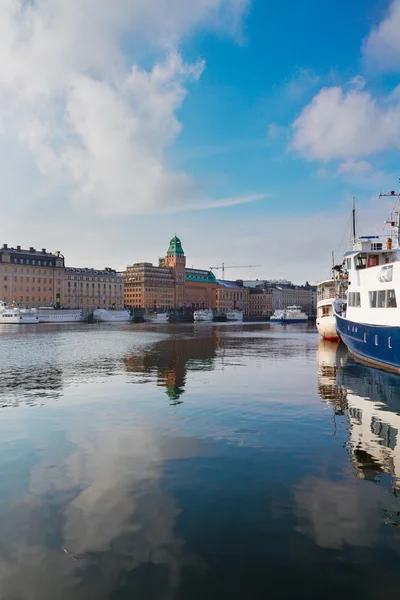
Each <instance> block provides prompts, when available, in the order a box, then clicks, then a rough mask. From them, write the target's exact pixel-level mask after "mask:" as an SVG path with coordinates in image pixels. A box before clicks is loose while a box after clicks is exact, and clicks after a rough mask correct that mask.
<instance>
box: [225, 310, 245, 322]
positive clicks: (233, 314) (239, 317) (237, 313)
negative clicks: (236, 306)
mask: <svg viewBox="0 0 400 600" xmlns="http://www.w3.org/2000/svg"><path fill="white" fill-rule="evenodd" d="M226 320H227V321H243V311H242V310H229V311H228V312H227V313H226Z"/></svg>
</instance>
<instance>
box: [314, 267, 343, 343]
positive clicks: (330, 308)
mask: <svg viewBox="0 0 400 600" xmlns="http://www.w3.org/2000/svg"><path fill="white" fill-rule="evenodd" d="M346 294H347V279H346V278H345V277H342V274H341V273H338V274H337V276H335V277H333V278H332V279H327V280H325V281H321V282H320V283H319V284H318V285H317V321H316V325H317V329H318V332H319V334H320V335H321V336H322V337H323V338H324V339H325V340H331V341H338V339H339V336H338V333H337V330H336V318H335V314H334V313H335V310H336V312H337V313H339V314H341V312H342V309H343V306H344V305H345V303H346Z"/></svg>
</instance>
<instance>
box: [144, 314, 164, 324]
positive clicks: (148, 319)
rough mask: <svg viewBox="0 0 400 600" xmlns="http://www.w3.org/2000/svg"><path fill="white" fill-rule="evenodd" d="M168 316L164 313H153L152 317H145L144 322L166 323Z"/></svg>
mask: <svg viewBox="0 0 400 600" xmlns="http://www.w3.org/2000/svg"><path fill="white" fill-rule="evenodd" d="M168 318H169V314H168V313H166V312H164V313H154V314H153V315H146V316H145V321H146V322H147V323H153V324H160V323H168Z"/></svg>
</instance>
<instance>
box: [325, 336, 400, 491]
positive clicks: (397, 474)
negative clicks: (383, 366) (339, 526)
mask: <svg viewBox="0 0 400 600" xmlns="http://www.w3.org/2000/svg"><path fill="white" fill-rule="evenodd" d="M317 361H318V393H319V395H320V397H321V398H322V399H323V400H325V401H327V402H329V403H331V404H332V405H333V407H334V414H335V416H337V415H345V416H346V417H347V419H348V421H349V440H348V444H347V445H348V448H349V451H350V456H351V461H352V464H353V467H354V468H355V472H356V476H357V478H359V479H367V480H370V481H381V480H382V478H383V477H384V476H389V478H390V484H389V485H390V487H391V489H392V491H393V493H395V494H396V496H400V445H399V444H400V440H399V430H400V414H399V413H400V379H399V377H398V376H397V375H393V374H390V373H386V372H384V371H380V370H378V369H374V368H370V367H368V366H365V365H363V364H361V363H358V362H356V361H354V360H353V359H352V358H351V356H350V355H349V354H348V352H347V350H346V348H345V347H344V346H343V345H342V344H339V345H336V344H331V343H329V342H324V341H323V340H321V342H320V344H319V346H318V351H317Z"/></svg>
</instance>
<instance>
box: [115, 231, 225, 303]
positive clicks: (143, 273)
mask: <svg viewBox="0 0 400 600" xmlns="http://www.w3.org/2000/svg"><path fill="white" fill-rule="evenodd" d="M216 289H217V283H216V279H215V276H214V274H213V273H211V272H210V271H206V270H203V269H187V268H186V256H185V254H184V252H183V248H182V244H181V241H180V239H179V238H177V237H176V236H174V237H173V238H172V239H171V241H170V244H169V248H168V250H167V255H166V256H165V257H164V258H160V259H159V261H158V266H156V265H153V264H152V263H147V262H143V263H135V264H133V265H131V266H128V267H127V268H126V272H125V292H124V298H125V305H126V306H129V307H132V308H145V309H146V310H148V311H153V310H154V311H164V310H170V309H174V308H178V309H179V308H191V309H192V308H215V305H216Z"/></svg>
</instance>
